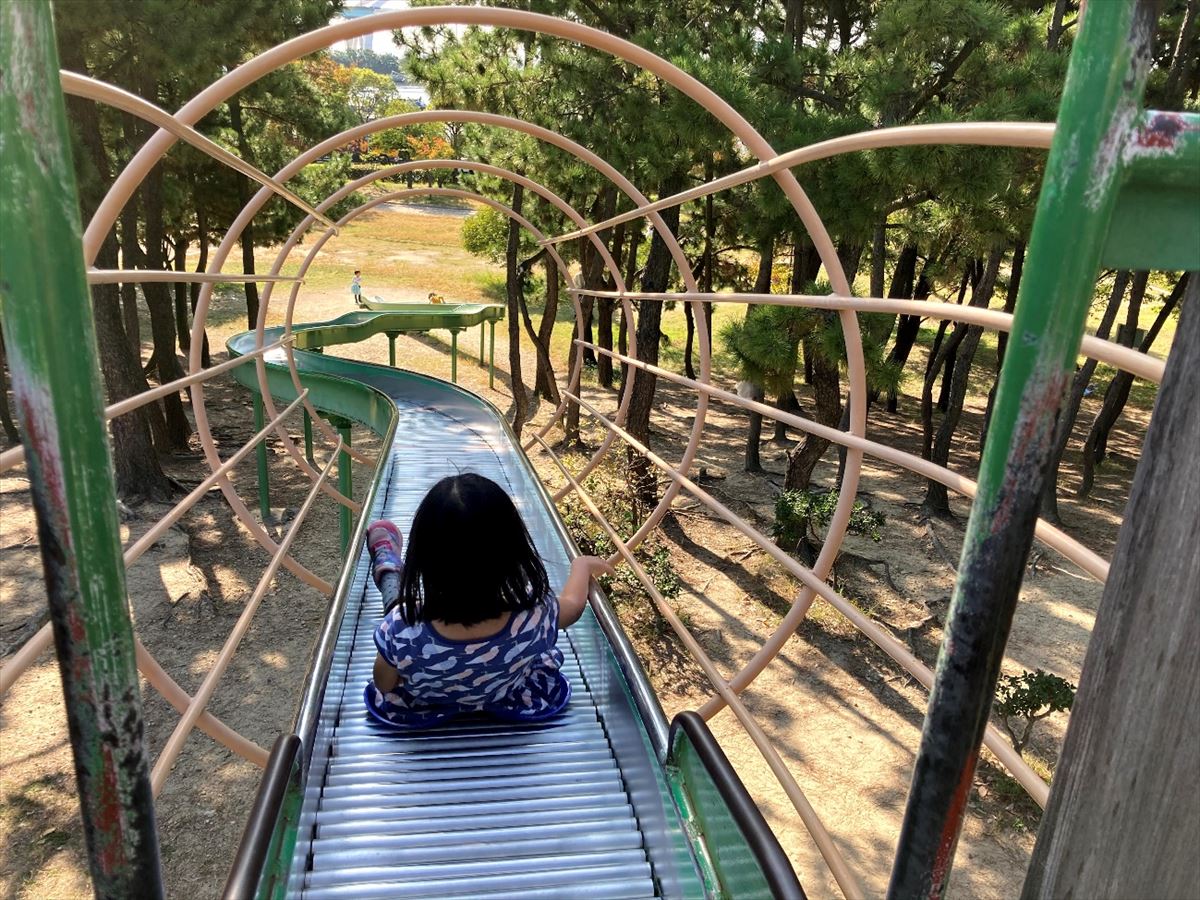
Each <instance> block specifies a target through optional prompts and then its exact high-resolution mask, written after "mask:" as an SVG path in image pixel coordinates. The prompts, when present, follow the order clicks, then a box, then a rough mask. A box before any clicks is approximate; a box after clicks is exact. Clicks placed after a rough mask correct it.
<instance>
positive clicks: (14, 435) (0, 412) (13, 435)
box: [0, 329, 21, 444]
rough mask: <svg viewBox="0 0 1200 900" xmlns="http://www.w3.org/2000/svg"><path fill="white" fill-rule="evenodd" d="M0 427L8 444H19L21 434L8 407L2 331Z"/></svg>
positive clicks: (0, 347) (1, 331)
mask: <svg viewBox="0 0 1200 900" xmlns="http://www.w3.org/2000/svg"><path fill="white" fill-rule="evenodd" d="M0 426H3V428H4V437H5V439H6V440H7V441H8V443H10V444H19V443H21V434H20V432H18V431H17V425H16V423H15V422H14V421H13V414H12V409H11V408H10V407H9V405H8V357H7V356H6V355H5V353H4V331H3V329H0Z"/></svg>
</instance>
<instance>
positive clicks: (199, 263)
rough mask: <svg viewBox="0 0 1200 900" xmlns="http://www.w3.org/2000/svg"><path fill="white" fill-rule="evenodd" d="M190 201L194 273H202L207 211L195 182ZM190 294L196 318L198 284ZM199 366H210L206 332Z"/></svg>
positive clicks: (204, 256) (206, 259) (205, 259)
mask: <svg viewBox="0 0 1200 900" xmlns="http://www.w3.org/2000/svg"><path fill="white" fill-rule="evenodd" d="M192 200H193V203H194V204H195V208H196V240H197V242H198V243H199V245H200V251H199V255H198V256H197V258H196V271H197V272H203V271H204V270H205V269H207V268H208V244H209V240H208V210H207V209H206V208H205V206H204V201H203V198H202V197H201V196H200V193H199V191H198V190H197V186H196V183H195V181H193V182H192ZM188 287H189V288H190V289H191V290H190V294H191V306H192V317H193V318H195V316H196V304H198V303H199V302H200V283H199V282H198V281H196V282H192V284H190V285H189V286H188ZM200 339H201V344H200V365H202V366H204V368H206V369H207V368H208V367H209V366H211V365H212V357H211V356H210V355H209V350H208V331H207V330H204V331H201V332H200Z"/></svg>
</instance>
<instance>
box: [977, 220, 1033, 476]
mask: <svg viewBox="0 0 1200 900" xmlns="http://www.w3.org/2000/svg"><path fill="white" fill-rule="evenodd" d="M1024 271H1025V242H1024V241H1017V246H1016V248H1015V249H1014V250H1013V259H1012V273H1011V275H1010V277H1009V279H1008V292H1007V293H1006V294H1005V295H1004V311H1005V312H1006V313H1008V314H1009V315H1012V313H1013V310H1015V309H1016V308H1017V294H1018V292H1019V291H1020V289H1021V273H1022V272H1024ZM1007 348H1008V332H1007V331H1001V332H1000V333H999V334H997V335H996V377H995V378H994V379H992V386H991V388H989V389H988V396H987V407H986V408H985V409H984V411H983V429H982V430H981V431H980V433H979V458H980V459H981V460H982V459H983V444H984V441H986V440H987V432H988V426H989V425H990V424H991V423H992V405H993V404H994V403H995V402H996V385H998V384H999V383H1000V369H1001V367H1003V365H1004V351H1005V350H1006V349H1007Z"/></svg>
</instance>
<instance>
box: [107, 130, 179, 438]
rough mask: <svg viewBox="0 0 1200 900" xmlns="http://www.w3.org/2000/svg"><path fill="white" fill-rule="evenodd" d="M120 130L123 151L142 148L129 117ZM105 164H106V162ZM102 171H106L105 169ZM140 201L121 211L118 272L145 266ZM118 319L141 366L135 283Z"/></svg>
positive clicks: (126, 289)
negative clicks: (139, 237)
mask: <svg viewBox="0 0 1200 900" xmlns="http://www.w3.org/2000/svg"><path fill="white" fill-rule="evenodd" d="M121 128H122V131H121V133H122V136H123V137H124V138H125V146H126V147H137V146H139V145H140V144H141V135H140V133H139V127H138V121H137V119H135V118H134V117H133V116H132V115H130V114H129V113H122V114H121ZM105 162H106V164H107V159H106V160H105ZM126 162H128V160H126ZM105 170H106V171H107V165H106V169H105ZM141 200H142V198H141V195H140V193H139V194H134V195H133V196H132V197H130V198H129V202H128V203H126V204H125V206H124V207H123V208H122V209H121V217H120V223H121V268H123V269H142V268H145V266H146V259H145V256H144V255H143V254H142V248H141V245H140V244H139V243H138V208H139V206H140V205H141ZM121 315H122V321H123V322H124V325H125V334H126V336H127V338H128V341H129V347H130V352H132V353H133V356H134V358H135V359H136V360H138V365H141V359H142V325H141V321H140V320H139V319H138V305H137V283H136V282H132V281H130V282H125V283H124V284H122V285H121ZM163 423H164V425H165V423H166V419H165V418H164V419H163ZM166 438H167V435H166V433H165V431H164V433H163V434H162V435H161V436H160V435H158V434H157V433H156V434H155V437H154V442H155V443H156V444H157V445H158V446H159V448H160V449H162V450H164V451H165V450H166V449H167V448H168V446H169V444H168V443H167V440H166Z"/></svg>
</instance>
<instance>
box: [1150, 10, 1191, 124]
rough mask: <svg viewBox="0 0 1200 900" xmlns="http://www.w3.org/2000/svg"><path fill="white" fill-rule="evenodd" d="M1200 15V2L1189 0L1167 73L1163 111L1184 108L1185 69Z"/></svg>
mask: <svg viewBox="0 0 1200 900" xmlns="http://www.w3.org/2000/svg"><path fill="white" fill-rule="evenodd" d="M1198 14H1200V0H1187V7H1186V9H1185V11H1184V14H1183V21H1182V22H1181V23H1180V25H1179V37H1178V38H1177V39H1176V41H1175V52H1174V53H1173V54H1172V55H1171V68H1170V69H1169V70H1168V73H1167V83H1166V85H1164V87H1163V99H1164V102H1163V105H1162V106H1161V107H1160V108H1161V109H1179V108H1180V107H1182V106H1183V93H1184V87H1185V86H1186V79H1185V78H1184V74H1183V73H1184V69H1185V68H1186V67H1187V63H1188V60H1189V58H1190V57H1191V54H1190V52H1189V50H1190V46H1191V43H1192V35H1193V34H1194V33H1195V31H1196V19H1197V17H1198Z"/></svg>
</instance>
